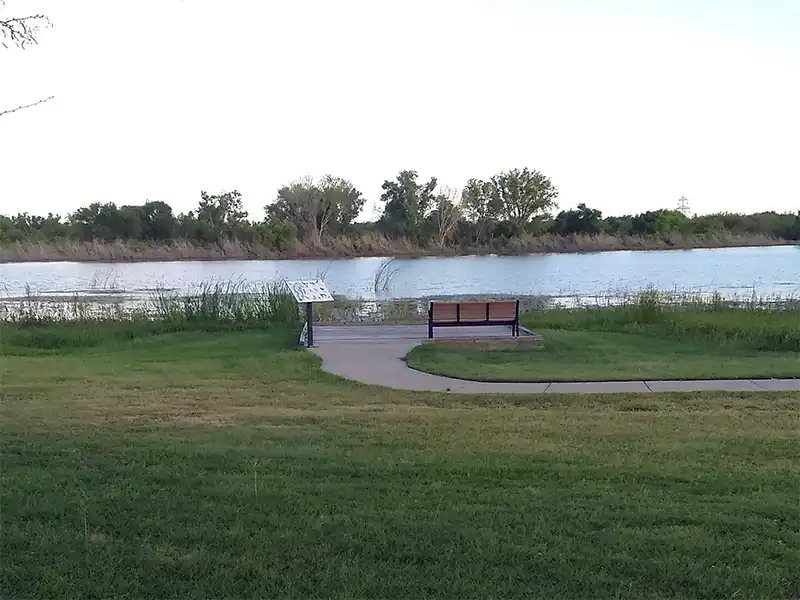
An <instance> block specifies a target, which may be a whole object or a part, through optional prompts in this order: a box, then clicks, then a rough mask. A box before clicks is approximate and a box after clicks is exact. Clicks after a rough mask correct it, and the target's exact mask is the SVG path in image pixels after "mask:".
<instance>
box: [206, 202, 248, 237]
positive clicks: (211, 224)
mask: <svg viewBox="0 0 800 600" xmlns="http://www.w3.org/2000/svg"><path fill="white" fill-rule="evenodd" d="M197 221H198V222H199V223H200V224H201V225H204V226H206V227H207V228H208V230H209V232H210V233H211V234H212V236H213V237H214V240H213V241H218V240H219V239H220V238H222V237H223V236H226V237H229V238H233V237H236V231H237V229H239V228H240V227H242V226H243V225H245V224H246V223H247V211H245V210H244V206H243V204H242V195H241V194H240V193H239V192H238V191H236V190H232V191H230V192H223V193H221V194H216V195H213V196H212V195H210V194H208V192H204V191H201V192H200V204H199V205H198V207H197ZM209 241H211V240H209Z"/></svg>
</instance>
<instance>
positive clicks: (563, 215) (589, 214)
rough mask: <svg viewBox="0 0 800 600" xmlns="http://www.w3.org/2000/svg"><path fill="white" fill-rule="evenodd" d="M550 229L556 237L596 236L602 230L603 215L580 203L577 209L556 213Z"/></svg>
mask: <svg viewBox="0 0 800 600" xmlns="http://www.w3.org/2000/svg"><path fill="white" fill-rule="evenodd" d="M550 229H551V231H552V232H553V233H555V234H558V235H569V234H574V233H577V234H582V235H596V234H598V233H600V231H602V229H603V213H602V212H600V211H599V210H596V209H594V208H589V207H587V206H586V204H583V203H581V204H578V208H577V209H574V210H567V211H563V210H562V211H561V212H560V213H558V215H556V218H555V219H554V220H553V222H552V223H551V225H550Z"/></svg>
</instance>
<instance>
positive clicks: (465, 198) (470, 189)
mask: <svg viewBox="0 0 800 600" xmlns="http://www.w3.org/2000/svg"><path fill="white" fill-rule="evenodd" d="M461 208H462V211H463V213H464V216H465V217H466V218H467V220H468V221H470V222H471V223H472V224H473V225H474V228H473V231H474V235H475V238H476V239H475V241H476V242H478V243H487V242H488V241H489V240H490V238H491V237H492V232H493V230H494V228H495V226H496V224H497V222H498V220H499V219H500V213H501V206H500V205H499V204H498V202H497V195H496V194H495V193H494V188H493V186H492V183H491V182H490V181H481V180H479V179H470V180H469V181H467V184H466V185H465V186H464V189H463V190H462V191H461Z"/></svg>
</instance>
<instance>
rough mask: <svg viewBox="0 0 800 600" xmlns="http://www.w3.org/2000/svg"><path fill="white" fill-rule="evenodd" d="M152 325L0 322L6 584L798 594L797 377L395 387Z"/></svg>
mask: <svg viewBox="0 0 800 600" xmlns="http://www.w3.org/2000/svg"><path fill="white" fill-rule="evenodd" d="M179 314H181V313H179ZM168 323H169V324H170V325H169V327H167V326H166V325H165V323H163V322H162V323H161V324H160V325H159V324H146V323H144V322H137V321H131V322H126V323H113V322H105V323H95V324H93V325H91V326H88V324H86V323H83V324H81V323H73V324H68V323H28V324H11V325H5V326H4V327H3V329H2V353H3V355H2V357H1V358H2V363H1V364H2V374H1V376H2V382H3V385H2V388H0V394H1V395H2V402H3V411H2V413H0V426H1V427H2V430H1V431H2V449H3V459H2V460H3V464H2V470H3V486H2V530H1V532H0V544H1V548H0V551H1V552H2V562H3V569H2V570H0V595H2V596H3V597H8V598H26V597H28V598H31V597H47V598H56V597H57V598H90V597H98V598H99V597H102V598H122V597H127V598H144V597H150V598H165V597H194V598H242V597H296V598H310V597H333V598H358V597H361V598H377V597H381V598H412V597H413V598H422V597H428V598H454V597H457V598H487V597H500V598H522V597H540V598H637V599H641V598H653V599H655V598H664V599H666V598H678V597H683V598H686V597H691V598H731V597H742V598H754V597H758V598H776V599H778V598H780V599H785V598H791V597H796V596H797V595H798V594H800V578H798V571H797V568H796V566H797V564H800V538H799V537H798V532H797V528H796V524H797V523H798V521H800V505H798V503H797V489H798V488H800V469H799V468H798V464H800V429H798V427H797V423H798V419H799V418H800V398H798V397H797V395H796V394H791V393H787V394H780V393H776V394H720V393H717V394H682V395H681V394H664V395H650V396H636V395H612V396H569V395H559V396H557V397H550V396H548V397H543V396H539V397H537V396H528V397H525V396H502V395H500V396H477V395H475V396H469V395H465V396H461V395H450V394H426V393H408V392H399V391H394V390H386V389H373V388H368V387H365V386H361V385H357V384H352V383H349V382H346V381H341V380H338V379H335V378H333V377H332V376H329V375H326V374H324V373H323V372H321V371H320V369H319V365H318V362H317V360H316V358H315V357H314V356H313V355H311V354H309V353H307V352H305V351H302V350H300V349H298V348H297V346H296V330H286V329H283V328H281V327H275V326H270V325H269V322H268V321H265V322H264V323H262V324H256V323H250V324H249V325H248V324H245V323H241V322H237V321H236V320H232V319H229V320H227V321H226V322H224V323H220V322H215V321H214V319H209V318H202V319H200V318H198V319H195V320H192V321H187V320H185V319H184V320H182V319H172V320H169V321H168ZM159 328H160V329H159ZM87 329H89V330H91V331H93V332H94V333H93V334H92V335H90V336H87V335H85V334H84V333H83V332H84V331H86V330H87ZM210 330H212V331H210Z"/></svg>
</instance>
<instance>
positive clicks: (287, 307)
mask: <svg viewBox="0 0 800 600" xmlns="http://www.w3.org/2000/svg"><path fill="white" fill-rule="evenodd" d="M152 313H153V317H154V318H155V319H157V320H160V321H163V322H168V323H185V324H199V325H206V326H223V325H224V326H234V327H247V326H253V325H277V326H286V327H296V326H298V325H299V324H300V309H299V306H298V304H297V301H296V300H295V299H294V297H293V296H292V294H291V293H290V292H289V289H288V287H287V286H286V284H285V282H283V281H271V282H267V283H262V284H260V285H251V284H248V283H247V282H245V281H243V280H238V281H221V280H220V281H206V282H203V283H201V284H199V285H198V286H197V288H196V289H195V290H194V291H193V292H191V293H189V294H185V295H173V294H170V293H168V292H167V291H165V290H157V291H156V292H155V293H154V295H153V297H152Z"/></svg>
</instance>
